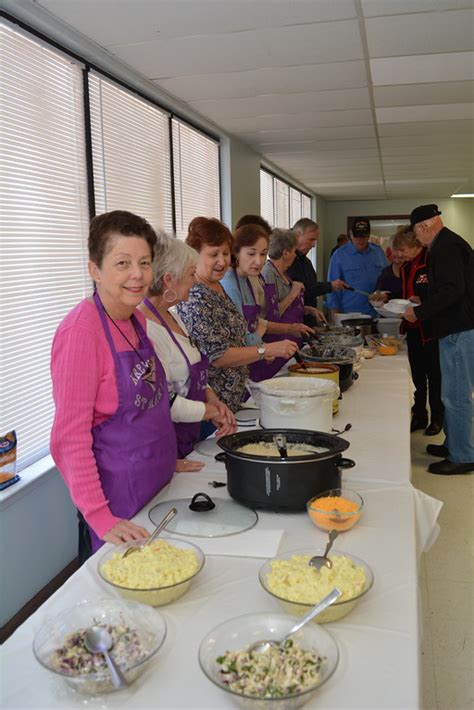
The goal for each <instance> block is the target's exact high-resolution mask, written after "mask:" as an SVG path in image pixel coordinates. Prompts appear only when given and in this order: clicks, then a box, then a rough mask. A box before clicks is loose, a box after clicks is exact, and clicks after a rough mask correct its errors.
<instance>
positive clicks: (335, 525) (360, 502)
mask: <svg viewBox="0 0 474 710" xmlns="http://www.w3.org/2000/svg"><path fill="white" fill-rule="evenodd" d="M321 498H326V499H327V498H332V499H335V500H334V506H333V507H332V506H331V505H330V504H329V505H324V506H323V505H321V506H320V505H319V501H320V500H321ZM338 498H342V499H344V500H346V501H349V502H350V503H351V507H352V508H353V510H348V511H346V510H343V509H340V508H339V507H338V505H337V500H336V499H338ZM341 507H342V506H341ZM306 509H307V511H308V515H309V517H310V519H311V522H313V523H314V524H315V525H316V527H317V528H320V530H326V531H329V530H338V531H339V532H343V531H345V530H350V529H351V528H353V527H354V525H355V524H356V523H357V522H358V520H359V519H360V517H361V515H362V511H363V509H364V499H363V498H362V496H360V495H359V494H358V493H356V491H353V490H351V489H350V488H332V489H331V490H330V491H324V492H323V493H318V495H317V496H315V497H314V498H311V500H309V501H308V502H307V503H306Z"/></svg>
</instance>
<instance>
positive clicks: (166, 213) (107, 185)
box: [89, 73, 173, 231]
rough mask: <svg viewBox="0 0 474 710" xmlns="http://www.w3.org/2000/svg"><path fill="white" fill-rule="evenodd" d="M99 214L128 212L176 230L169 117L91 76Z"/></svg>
mask: <svg viewBox="0 0 474 710" xmlns="http://www.w3.org/2000/svg"><path fill="white" fill-rule="evenodd" d="M89 97H90V113H91V136H92V155H93V170H94V195H95V203H96V204H95V211H96V214H102V213H103V212H110V211H111V210H116V209H120V210H129V211H130V212H134V213H135V214H137V215H139V216H140V217H145V219H147V220H148V221H149V222H150V224H151V225H152V226H153V227H154V228H155V229H165V230H168V231H169V230H171V229H172V224H173V223H172V201H171V180H170V140H169V129H168V115H167V114H166V113H165V112H164V111H161V110H160V109H159V108H157V107H156V106H154V105H153V104H152V103H150V102H149V101H145V99H142V98H141V97H139V96H137V95H136V94H133V93H132V92H130V91H128V90H127V89H124V88H123V87H121V86H119V85H118V84H116V83H115V82H112V81H110V80H109V79H106V78H105V77H103V76H101V75H99V74H96V73H90V75H89Z"/></svg>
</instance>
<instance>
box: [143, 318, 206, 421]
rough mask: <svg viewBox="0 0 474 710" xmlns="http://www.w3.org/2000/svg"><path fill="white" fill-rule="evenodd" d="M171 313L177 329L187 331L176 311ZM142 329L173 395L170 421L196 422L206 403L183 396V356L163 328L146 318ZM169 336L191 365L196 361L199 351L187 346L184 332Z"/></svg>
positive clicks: (187, 381)
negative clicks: (144, 326)
mask: <svg viewBox="0 0 474 710" xmlns="http://www.w3.org/2000/svg"><path fill="white" fill-rule="evenodd" d="M172 316H173V318H174V319H175V320H176V322H177V323H178V325H179V327H180V328H181V330H182V331H183V332H184V333H187V331H186V328H185V326H184V324H183V321H182V320H181V318H180V317H179V316H178V314H177V313H175V312H173V314H172ZM146 332H147V335H148V337H149V338H150V340H151V342H152V343H153V347H154V349H155V352H156V354H157V356H158V358H159V360H160V362H161V364H162V365H163V369H164V371H165V375H166V381H167V383H168V392H169V394H170V395H173V394H176V395H177V397H176V399H175V400H174V402H173V405H172V407H171V418H172V420H173V421H174V422H200V421H201V420H202V418H203V417H204V414H205V412H206V406H205V404H204V402H197V401H195V400H191V399H187V394H188V391H189V386H190V379H189V367H188V364H187V362H186V360H185V359H184V356H183V353H182V352H181V350H180V349H179V348H178V346H177V345H176V343H175V342H174V341H173V339H172V338H171V336H170V334H169V333H168V331H167V330H166V328H165V327H164V326H162V325H159V324H158V323H155V321H152V320H150V319H149V318H147V320H146ZM173 335H174V336H175V338H176V340H177V341H178V342H179V344H180V345H181V347H182V348H183V350H184V352H185V353H186V355H187V357H188V360H189V362H190V363H191V365H194V363H196V362H199V360H200V359H201V353H200V352H199V350H198V349H197V348H195V347H194V346H193V345H191V342H190V340H189V338H188V337H187V335H186V336H184V335H180V334H179V333H173Z"/></svg>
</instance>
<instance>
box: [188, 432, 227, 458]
mask: <svg viewBox="0 0 474 710" xmlns="http://www.w3.org/2000/svg"><path fill="white" fill-rule="evenodd" d="M194 450H195V451H197V453H198V454H202V455H203V456H212V457H214V456H215V455H216V454H218V453H219V452H220V451H222V449H221V448H220V447H219V446H218V445H217V439H216V438H215V437H212V438H211V439H204V441H198V443H197V444H196V446H195V447H194Z"/></svg>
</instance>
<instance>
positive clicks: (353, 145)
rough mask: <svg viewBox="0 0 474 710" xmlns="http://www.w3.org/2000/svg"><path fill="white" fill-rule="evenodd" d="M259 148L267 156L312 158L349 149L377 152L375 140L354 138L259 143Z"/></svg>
mask: <svg viewBox="0 0 474 710" xmlns="http://www.w3.org/2000/svg"><path fill="white" fill-rule="evenodd" d="M260 147H261V149H262V150H265V152H266V153H267V154H270V153H271V154H273V155H282V154H285V153H286V154H288V155H294V156H298V155H302V156H312V155H317V154H321V155H324V154H326V153H332V152H334V151H339V153H340V152H341V151H343V152H344V153H345V152H346V151H348V150H351V149H357V148H359V149H364V150H365V149H367V148H372V149H373V150H375V151H376V154H378V151H377V140H376V138H354V139H349V140H339V141H306V142H304V143H281V144H279V143H277V144H275V143H261V144H260Z"/></svg>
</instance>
